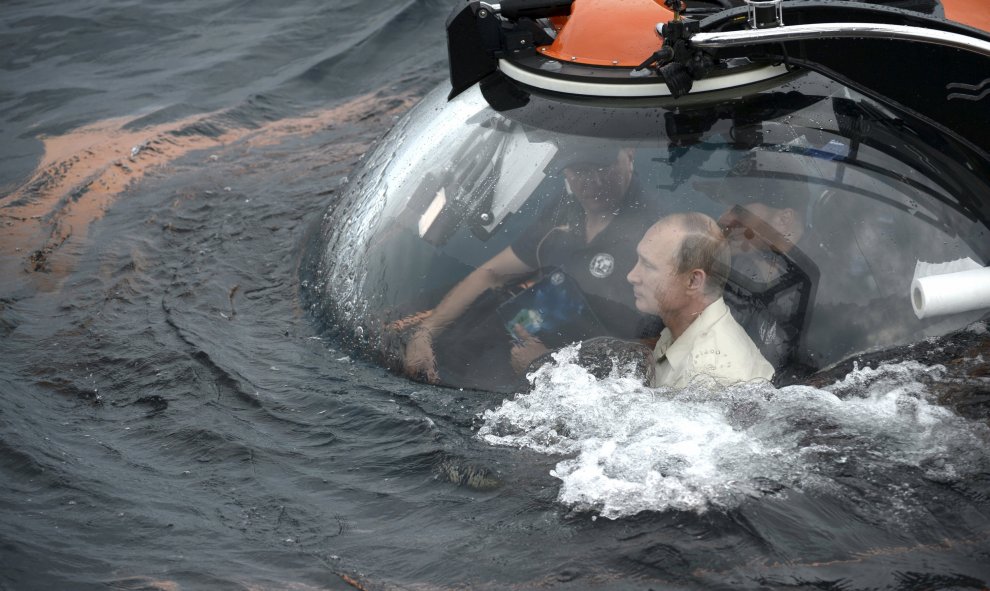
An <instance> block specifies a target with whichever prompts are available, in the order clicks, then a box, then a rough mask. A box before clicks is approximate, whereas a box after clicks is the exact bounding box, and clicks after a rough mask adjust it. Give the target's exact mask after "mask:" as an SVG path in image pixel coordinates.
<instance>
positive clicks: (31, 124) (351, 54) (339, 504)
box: [0, 0, 990, 591]
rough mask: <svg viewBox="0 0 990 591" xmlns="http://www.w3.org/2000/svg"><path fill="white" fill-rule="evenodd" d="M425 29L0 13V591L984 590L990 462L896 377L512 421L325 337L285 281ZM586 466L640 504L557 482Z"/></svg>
mask: <svg viewBox="0 0 990 591" xmlns="http://www.w3.org/2000/svg"><path fill="white" fill-rule="evenodd" d="M453 4H454V0H432V1H430V0H419V1H398V0H380V1H377V2H361V1H357V0H353V1H352V0H329V1H326V2H315V1H313V0H300V1H291V0H290V1H284V2H273V1H271V0H263V1H262V0H257V1H251V0H248V1H222V0H203V1H200V2H195V3H190V2H177V1H160V2H154V3H151V2H137V1H113V0H87V1H80V2H74V3H65V2H58V3H56V2H44V1H40V2H37V1H36V2H16V1H6V2H4V3H3V5H2V8H0V48H2V50H0V154H2V158H0V589H3V590H10V591H14V590H32V589H46V590H47V589H73V590H76V589H79V590H83V589H156V590H176V589H286V590H290V589H291V590H309V589H352V588H358V589H451V588H456V589H463V588H487V589H506V588H516V589H532V588H567V589H716V588H748V589H834V590H851V589H904V590H908V589H980V588H985V587H986V586H987V585H988V582H990V566H988V565H990V451H987V450H988V449H990V447H988V445H987V443H988V442H990V429H988V428H987V425H986V423H985V421H981V420H977V419H973V418H965V417H962V416H960V415H958V414H956V413H955V412H954V411H953V410H952V409H949V408H946V407H943V406H939V405H938V404H936V403H935V402H933V401H932V400H931V397H930V396H928V395H927V391H928V387H929V385H930V384H931V383H933V382H937V381H938V380H940V379H942V377H943V376H944V371H943V370H942V369H940V368H938V367H931V366H927V365H924V361H925V360H924V359H919V360H917V361H910V362H904V363H898V364H891V365H889V366H885V367H883V368H881V369H879V370H866V369H863V370H856V371H854V372H853V373H852V374H851V375H850V376H849V377H848V378H847V379H846V380H845V381H842V382H840V383H836V384H834V385H832V386H829V387H826V388H823V389H816V388H811V387H793V389H791V390H789V391H787V392H783V393H781V392H774V391H762V392H759V393H756V394H754V393H752V392H745V391H736V392H728V393H724V392H723V393H715V394H712V393H707V394H706V393H699V394H697V395H695V396H693V397H692V396H688V397H686V398H684V399H683V400H681V401H677V402H671V401H666V402H663V401H657V400H654V399H653V398H651V397H650V396H648V395H645V394H644V393H643V392H640V391H633V389H632V388H630V387H629V386H628V385H625V383H624V382H622V380H620V379H616V380H613V381H610V382H609V381H607V382H606V383H595V384H591V385H589V384H587V383H586V382H581V378H580V376H578V377H573V376H571V375H570V374H567V371H566V370H567V368H566V367H565V368H562V369H561V370H560V373H559V374H558V375H557V379H556V381H555V382H553V380H547V381H545V382H544V383H541V384H537V388H536V390H535V394H534V396H535V398H533V399H531V401H530V402H529V403H528V405H526V406H525V407H523V406H522V405H518V404H516V405H515V406H514V403H513V402H507V403H505V404H503V403H502V402H503V401H502V396H499V395H495V394H486V393H480V392H466V391H459V390H450V389H443V388H434V387H429V386H424V385H422V384H417V383H413V382H410V381H407V380H405V379H402V378H400V377H396V376H393V375H391V374H389V373H387V372H386V371H384V370H383V369H381V368H379V367H376V366H375V365H373V364H371V363H368V362H366V361H363V360H360V359H357V358H352V355H353V352H351V351H349V350H347V348H346V347H344V346H343V345H342V344H341V343H339V342H336V341H334V340H333V338H332V337H330V336H329V335H331V334H332V333H333V331H332V327H326V326H321V325H320V324H319V323H318V322H317V321H316V320H315V319H314V317H313V316H312V315H311V314H310V313H309V312H308V311H307V305H306V303H305V301H306V298H305V297H304V294H305V292H306V289H307V285H308V284H309V281H311V280H312V278H311V277H308V276H307V274H306V272H305V270H304V269H303V265H301V261H302V260H303V258H304V256H305V255H306V253H307V252H309V251H311V250H312V249H314V248H316V249H318V248H319V244H320V239H321V237H320V236H319V233H318V222H319V220H320V219H321V217H322V215H323V213H324V212H325V211H326V210H327V208H328V207H330V206H332V205H333V204H334V203H335V201H336V200H337V199H338V197H339V193H340V191H341V188H342V183H343V182H344V179H345V177H346V175H347V174H349V173H350V172H351V171H352V170H353V168H354V166H355V164H356V163H357V162H358V160H359V158H360V156H361V155H362V154H363V153H364V152H365V151H366V150H368V148H369V147H370V146H371V145H372V144H373V143H374V141H375V140H376V139H377V138H379V137H380V136H381V135H382V134H383V133H385V132H386V131H387V130H388V129H389V128H390V127H391V125H392V124H393V123H394V122H395V120H396V118H397V117H399V116H400V115H401V114H402V113H404V112H405V111H406V110H408V108H409V107H410V106H411V105H412V104H414V103H415V101H416V100H417V99H418V98H419V97H421V96H422V95H423V94H424V93H426V92H428V91H429V90H430V89H431V88H433V87H434V86H436V85H437V84H438V83H440V82H441V81H443V80H444V77H445V75H446V70H445V68H446V65H445V60H446V57H445V46H444V37H443V21H444V19H445V18H446V16H447V14H448V12H449V10H450V8H451V6H452V5H453ZM971 330H972V331H974V332H980V331H983V332H984V333H985V331H986V327H985V326H984V325H977V326H974V327H973V328H972V329H971ZM551 382H553V383H551ZM554 384H556V385H554ZM562 384H563V385H562ZM582 384H583V386H582ZM581 387H584V388H585V389H591V390H593V391H596V392H599V394H600V398H601V399H602V400H603V401H605V402H609V405H608V408H609V409H610V411H609V413H593V414H594V418H593V420H590V419H589V420H585V419H587V418H588V416H586V415H584V414H581V413H582V412H583V411H580V410H573V408H576V407H577V406H579V403H580V401H576V402H574V405H573V406H572V407H571V408H572V410H571V411H562V410H561V409H560V408H555V407H553V406H552V403H551V402H548V401H547V396H549V394H552V393H554V392H556V394H558V395H559V394H560V388H573V389H575V390H580V389H581ZM555 388H556V390H555ZM623 388H627V390H623ZM771 390H772V389H771ZM616 393H618V397H616V396H617V394H616ZM541 396H542V398H541ZM610 397H612V398H610ZM565 398H566V397H565ZM557 399H558V400H559V399H560V397H559V396H558V397H557ZM753 399H756V400H762V401H764V402H762V403H760V404H756V405H755V406H753V405H747V404H746V402H745V401H746V400H753ZM643 416H648V417H649V416H655V417H662V418H663V422H664V424H665V425H668V426H669V428H668V429H667V430H666V431H662V432H661V433H659V434H657V433H654V432H652V431H651V433H653V435H651V436H650V437H651V438H647V439H638V438H637V437H638V434H639V433H641V432H642V431H643V430H644V429H647V430H649V428H652V427H649V426H647V427H644V426H643V424H642V422H641V420H640V419H641V418H642V417H643ZM637 421H639V422H637ZM551 423H552V424H567V425H569V426H570V432H571V433H572V434H573V437H574V441H572V442H570V443H571V445H570V446H569V447H568V446H567V445H564V446H563V447H549V448H545V449H544V448H541V447H540V445H538V443H539V442H534V441H532V440H527V437H528V435H527V433H530V432H538V430H539V428H540V427H541V425H546V424H551ZM527 425H529V426H530V427H531V429H532V430H531V431H527V430H526V426H527ZM603 433H609V434H610V435H609V436H611V437H616V433H618V434H619V435H620V436H619V437H618V439H619V440H620V441H619V442H618V443H617V444H616V443H614V441H613V442H612V444H611V445H612V448H609V449H613V450H614V448H615V446H616V445H618V446H619V453H615V454H613V455H612V456H611V457H612V458H613V460H614V459H615V458H618V459H619V460H621V461H624V462H628V463H629V464H630V465H640V464H643V465H653V464H657V465H659V464H663V462H673V464H677V465H673V464H671V465H670V466H666V467H663V466H661V468H662V469H663V470H666V471H667V473H669V474H671V475H672V476H671V477H670V478H669V479H668V480H667V481H665V482H663V483H661V484H662V486H663V487H666V488H665V489H664V490H665V491H666V496H663V497H662V498H659V499H658V498H656V497H655V496H654V497H652V498H647V497H646V496H644V495H643V494H642V490H641V489H636V490H632V489H630V488H629V487H627V486H626V487H624V485H623V482H626V483H628V482H630V481H631V480H635V478H634V476H630V473H631V472H630V471H632V472H635V470H634V469H630V468H629V467H628V466H627V467H623V466H613V467H609V466H606V469H605V470H604V472H605V473H606V474H613V475H616V474H618V475H620V476H616V478H615V479H614V480H613V481H611V484H609V483H608V482H604V483H603V481H602V479H601V478H598V479H597V480H595V479H591V480H582V479H581V474H586V473H587V472H588V470H587V469H588V468H591V467H594V466H596V465H604V464H603V462H604V460H602V461H598V460H596V458H599V457H604V456H605V455H607V454H605V453H604V452H602V453H600V454H599V455H598V456H596V455H595V454H596V453H599V452H601V450H602V445H604V446H605V447H608V445H609V442H608V441H606V442H605V443H604V444H601V442H602V440H603V438H604V439H607V437H605V436H603V435H602V434H603ZM665 438H667V439H665ZM665 440H671V441H677V442H681V443H683V444H684V446H685V447H684V448H683V449H680V450H679V453H680V455H679V456H677V457H676V458H673V459H672V458H671V457H669V456H667V455H664V453H665V452H664V451H663V450H662V449H660V450H659V451H658V448H657V447H656V445H657V442H663V441H665ZM630 442H632V443H631V444H630V445H627V444H629V443H630ZM599 444H601V445H599ZM623 445H627V447H625V448H623V447H622V446H623ZM651 445H652V446H654V447H651ZM596 446H598V447H596ZM675 460H676V461H675ZM678 462H679V464H678ZM647 496H648V495H647ZM651 499H652V500H651Z"/></svg>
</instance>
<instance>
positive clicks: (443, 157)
mask: <svg viewBox="0 0 990 591" xmlns="http://www.w3.org/2000/svg"><path fill="white" fill-rule="evenodd" d="M445 86H446V85H443V86H442V87H440V88H437V89H436V90H435V91H434V92H432V93H431V94H429V95H428V96H427V97H425V98H424V100H423V101H422V102H421V104H419V105H418V106H417V107H416V108H415V109H414V110H413V111H411V112H410V113H409V114H408V115H407V116H406V117H405V118H404V119H403V120H402V121H400V122H399V124H398V125H397V126H396V127H395V128H394V129H393V130H392V131H391V132H390V133H389V134H388V135H387V136H386V137H385V138H384V139H383V140H382V141H381V142H380V144H379V145H378V146H377V148H376V149H375V150H374V151H373V152H371V153H370V154H369V155H368V157H367V158H366V159H365V161H364V162H363V164H362V167H361V169H360V172H359V173H358V174H357V175H356V176H355V177H354V178H352V179H351V181H350V182H349V184H348V188H347V192H346V194H345V195H344V197H343V199H342V201H341V202H340V203H339V204H338V205H337V206H336V207H334V208H333V209H332V210H331V211H330V212H328V213H327V215H326V216H325V218H324V223H323V238H324V239H325V245H323V246H322V248H324V250H323V251H322V253H321V254H322V259H321V260H320V265H319V270H318V273H319V279H320V281H319V289H320V302H319V305H320V307H321V309H322V311H323V312H324V313H325V314H326V316H327V319H328V322H329V323H330V324H331V325H332V326H334V327H335V328H336V329H338V330H339V331H341V334H342V335H344V336H345V337H346V338H348V339H351V340H353V345H354V346H355V347H357V348H360V349H363V350H365V351H367V352H370V353H373V354H375V355H378V356H379V358H380V359H381V360H382V361H383V362H384V363H386V364H387V365H388V366H389V367H392V368H396V369H400V368H402V366H403V356H404V355H405V348H406V346H407V344H408V343H409V341H410V339H411V338H412V335H415V333H416V331H417V330H419V328H420V327H422V326H425V325H426V324H431V325H432V326H433V328H432V331H433V332H432V333H431V336H432V337H433V345H434V346H433V351H434V353H435V362H436V367H437V374H436V376H434V377H438V379H439V382H440V383H442V384H445V385H449V386H468V387H477V388H485V389H491V390H499V389H507V388H512V387H513V384H514V383H516V381H517V379H518V378H519V375H520V372H521V371H523V370H522V368H521V367H515V368H513V366H512V363H511V361H512V359H511V354H512V347H513V345H514V344H517V343H518V342H519V335H518V334H512V333H513V327H515V326H517V325H518V324H519V323H520V322H522V323H523V324H524V325H526V326H530V327H533V328H534V330H539V329H540V326H539V325H541V323H542V324H543V325H546V326H544V327H543V328H544V329H546V330H545V332H544V333H543V334H544V335H546V336H545V337H544V338H543V340H545V341H546V343H544V345H545V348H547V349H553V348H555V347H559V346H562V345H563V344H566V343H568V342H571V341H576V340H583V339H588V338H592V337H596V336H611V337H616V338H621V339H627V340H638V341H641V342H644V343H647V344H649V343H651V342H653V341H655V339H656V337H657V335H658V333H659V330H660V329H661V328H662V323H660V321H659V319H657V318H653V317H650V316H647V315H644V314H642V313H640V312H639V311H638V310H637V309H636V307H635V304H634V298H633V294H632V287H631V285H630V284H629V283H628V281H627V280H626V275H627V274H628V272H629V270H630V269H631V267H632V265H634V264H635V262H636V253H635V249H636V245H637V243H638V241H639V240H640V239H641V238H642V235H643V232H644V231H645V230H646V228H648V227H649V226H650V225H651V224H652V223H654V222H655V221H657V220H658V219H659V218H661V217H663V216H665V215H669V214H672V213H678V212H701V213H704V214H707V215H708V216H711V217H712V218H713V219H715V220H718V221H719V223H720V225H721V226H722V227H723V228H724V231H725V233H726V235H727V236H728V238H729V242H730V244H731V245H732V251H733V269H732V273H731V275H730V277H729V280H728V283H727V285H726V289H725V296H724V297H725V301H726V303H727V304H728V305H729V308H730V310H731V311H732V313H733V315H734V316H735V317H736V318H737V319H738V320H739V322H740V323H741V324H742V325H743V326H744V328H745V329H746V330H747V332H748V334H749V335H750V337H751V338H752V339H753V340H754V342H755V343H756V344H757V345H758V346H759V347H760V349H761V351H763V353H764V356H765V357H766V358H767V359H768V360H770V361H771V363H772V364H773V365H774V366H775V368H776V370H777V381H778V382H789V381H794V380H797V379H800V378H801V377H802V376H806V375H808V374H809V373H811V372H813V371H815V370H818V369H821V368H823V367H826V366H828V365H830V364H833V363H835V362H837V361H840V360H842V359H844V358H847V357H848V356H850V355H852V354H856V353H859V352H863V351H867V350H874V349H878V348H884V347H890V346H893V345H898V344H904V343H908V342H912V341H916V340H918V339H921V338H924V337H926V336H931V335H937V334H945V333H947V332H950V331H952V330H955V329H958V328H960V327H963V326H965V325H966V324H968V323H970V322H972V321H974V320H976V319H977V318H979V317H980V315H981V314H980V313H969V314H956V315H951V316H943V317H936V318H932V319H925V320H919V319H918V318H917V317H916V315H915V314H914V311H913V309H912V306H911V300H910V296H909V288H910V285H911V281H912V278H913V274H914V271H915V266H916V264H917V263H918V261H924V262H930V263H942V262H947V261H955V260H958V259H962V258H966V257H968V258H970V259H972V260H973V261H975V262H976V263H979V264H981V265H986V264H987V262H988V261H987V259H988V257H990V240H988V232H987V214H986V209H985V206H984V205H981V201H986V199H987V197H988V196H990V185H988V179H990V175H988V174H987V172H988V166H987V163H986V162H985V161H983V160H980V158H979V157H978V156H976V155H974V152H973V151H971V150H969V149H967V148H966V147H965V146H962V145H960V144H958V143H957V142H955V141H953V140H952V139H950V138H949V137H947V136H946V135H944V134H941V133H939V132H938V131H937V130H934V129H932V128H930V127H928V126H926V125H924V124H923V123H920V122H917V121H909V120H907V119H906V118H905V117H904V116H902V115H897V114H895V113H892V112H891V111H890V110H888V109H886V108H885V107H883V106H881V105H880V104H879V103H877V102H876V101H873V100H871V99H869V98H867V97H864V96H862V95H860V94H857V93H855V92H853V91H851V90H849V89H847V88H845V87H843V86H841V85H839V84H837V83H835V82H832V81H830V80H828V79H826V78H824V77H821V76H818V75H815V74H810V75H807V76H805V77H803V78H801V79H799V80H797V81H793V82H789V83H787V84H785V85H784V86H782V87H779V88H775V89H771V90H767V91H763V92H758V93H755V94H753V95H750V96H745V97H741V98H736V99H731V100H723V101H721V102H718V103H716V104H711V105H693V106H690V107H671V106H662V105H658V104H657V103H653V104H650V102H649V101H639V102H627V103H617V102H613V103H604V102H595V101H591V100H587V101H573V100H571V101H568V100H562V99H560V98H552V97H545V96H538V95H533V96H530V97H529V99H528V101H526V104H525V105H524V106H521V107H519V108H515V109H511V110H508V111H504V112H496V111H495V110H493V109H492V108H491V107H489V106H488V104H487V103H486V101H485V99H484V98H483V97H482V95H481V92H480V91H479V90H478V89H477V87H474V88H472V89H470V90H468V91H466V92H464V93H463V94H461V95H459V96H457V97H456V98H455V99H454V100H452V101H450V102H448V101H447V100H446V98H445V96H446V94H447V91H448V89H447V88H446V87H445ZM569 175H570V176H569ZM575 185H581V186H582V187H583V188H581V187H578V188H576V187H575ZM589 187H591V188H590V189H589ZM582 191H583V192H582ZM589 191H590V192H592V193H595V192H597V193H596V196H595V197H594V199H593V200H597V201H596V203H597V204H598V206H601V207H603V208H606V209H609V210H610V211H611V213H612V214H613V215H612V217H611V218H609V219H611V220H612V222H611V223H609V224H608V225H607V226H606V227H605V229H604V230H601V229H600V228H597V224H596V222H593V221H590V220H591V219H592V215H591V213H590V212H591V210H590V209H588V207H589V206H588V205H587V204H586V203H585V201H584V200H582V198H581V195H587V194H589ZM603 203H604V204H605V205H602V204H603ZM599 230H600V231H599ZM596 232H597V233H596ZM505 253H509V254H511V255H514V257H509V258H508V260H510V261H511V263H512V264H511V265H508V266H505V265H502V266H499V265H500V264H501V263H504V262H505V260H506V257H507V256H508V255H507V254H505ZM499 257H501V258H499ZM491 261H495V262H491ZM499 261H501V263H500V262H499ZM520 263H521V265H520ZM479 269H480V271H479ZM493 269H495V270H497V271H498V273H496V272H495V271H493ZM508 271H511V272H508ZM472 273H474V277H476V278H477V277H481V276H483V277H484V278H485V279H486V280H487V281H488V283H487V284H486V285H487V286H488V287H489V288H487V289H484V290H483V291H481V292H479V293H477V294H469V295H470V296H471V297H467V298H466V301H467V305H460V306H459V307H457V309H456V310H455V311H454V313H453V314H446V316H444V317H443V318H442V319H441V318H440V316H442V315H443V314H441V313H435V310H443V309H444V308H443V307H441V308H438V305H441V302H442V301H444V299H445V298H448V299H457V297H458V296H456V295H450V294H451V293H452V290H454V289H455V288H456V287H458V286H460V285H462V284H464V283H465V281H466V278H468V277H469V276H470V275H472ZM486 273H487V275H486ZM495 275H497V277H496V276H495ZM541 290H542V291H541ZM462 295H463V294H462ZM534 298H536V301H537V303H536V304H534V303H533V302H534ZM520 301H522V302H524V303H525V302H528V307H520V305H516V304H518V303H519V302H520ZM448 304H449V302H448ZM447 307H449V306H447ZM560 309H567V311H566V312H561V311H560ZM520 310H523V311H527V312H526V313H528V314H530V315H529V316H527V317H521V316H520V313H521V312H520ZM534 310H535V311H536V312H534ZM568 314H570V316H568ZM524 316H525V314H524ZM431 318H432V320H431ZM441 320H442V321H441ZM527 322H528V323H529V324H526V323H527ZM437 326H439V327H440V328H437ZM547 327H549V328H547ZM517 365H518V364H517ZM412 373H413V374H414V375H413V377H416V375H418V374H416V372H412Z"/></svg>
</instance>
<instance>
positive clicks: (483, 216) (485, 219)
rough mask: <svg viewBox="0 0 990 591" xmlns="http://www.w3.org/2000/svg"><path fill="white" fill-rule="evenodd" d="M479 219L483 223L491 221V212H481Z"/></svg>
mask: <svg viewBox="0 0 990 591" xmlns="http://www.w3.org/2000/svg"><path fill="white" fill-rule="evenodd" d="M481 221H482V222H484V223H486V224H487V223H488V222H490V221H492V214H490V213H483V214H481Z"/></svg>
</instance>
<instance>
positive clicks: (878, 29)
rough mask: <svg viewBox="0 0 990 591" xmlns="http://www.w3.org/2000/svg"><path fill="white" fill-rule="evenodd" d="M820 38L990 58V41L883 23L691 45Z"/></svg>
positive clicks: (734, 35)
mask: <svg viewBox="0 0 990 591" xmlns="http://www.w3.org/2000/svg"><path fill="white" fill-rule="evenodd" d="M658 27H659V25H658ZM823 38H826V39H843V38H846V39H848V38H858V39H887V40H891V39H894V40H900V41H919V42H924V43H931V44H934V45H943V46H946V47H953V48H956V49H962V50H966V51H971V52H974V53H977V54H980V55H983V56H986V57H990V42H987V41H983V40H981V39H974V38H972V37H968V36H966V35H961V34H959V33H951V32H948V31H938V30H934V29H925V28H922V27H912V26H907V25H891V24H885V23H815V24H807V25H785V26H781V27H776V28H771V29H745V30H742V31H718V32H710V33H695V34H694V35H693V36H692V37H691V44H692V45H693V46H695V47H699V48H704V49H709V48H711V49H719V48H723V47H740V46H746V45H758V44H765V43H781V42H786V41H807V40H818V39H823Z"/></svg>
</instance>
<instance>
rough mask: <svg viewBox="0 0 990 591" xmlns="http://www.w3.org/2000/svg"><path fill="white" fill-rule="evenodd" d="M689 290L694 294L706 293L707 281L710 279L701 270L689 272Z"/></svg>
mask: <svg viewBox="0 0 990 591" xmlns="http://www.w3.org/2000/svg"><path fill="white" fill-rule="evenodd" d="M687 278H688V281H687V288H688V291H694V292H699V293H700V292H704V291H705V281H706V280H707V279H708V274H707V273H705V272H704V271H703V270H701V269H692V270H690V271H688V274H687Z"/></svg>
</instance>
